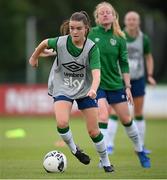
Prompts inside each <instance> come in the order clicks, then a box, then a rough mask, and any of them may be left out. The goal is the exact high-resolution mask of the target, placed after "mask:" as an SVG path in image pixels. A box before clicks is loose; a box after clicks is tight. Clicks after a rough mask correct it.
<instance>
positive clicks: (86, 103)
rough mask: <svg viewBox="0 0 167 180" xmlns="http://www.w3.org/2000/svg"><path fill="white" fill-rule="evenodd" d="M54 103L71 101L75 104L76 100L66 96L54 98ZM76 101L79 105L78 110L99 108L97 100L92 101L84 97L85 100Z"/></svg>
mask: <svg viewBox="0 0 167 180" xmlns="http://www.w3.org/2000/svg"><path fill="white" fill-rule="evenodd" d="M53 99H54V102H56V101H61V100H64V101H69V102H71V103H72V104H73V102H74V99H70V98H68V97H66V96H63V95H61V96H56V97H53ZM75 101H76V102H77V105H78V109H80V110H83V109H87V108H93V107H97V100H96V99H91V98H90V97H88V96H87V97H84V98H80V99H75Z"/></svg>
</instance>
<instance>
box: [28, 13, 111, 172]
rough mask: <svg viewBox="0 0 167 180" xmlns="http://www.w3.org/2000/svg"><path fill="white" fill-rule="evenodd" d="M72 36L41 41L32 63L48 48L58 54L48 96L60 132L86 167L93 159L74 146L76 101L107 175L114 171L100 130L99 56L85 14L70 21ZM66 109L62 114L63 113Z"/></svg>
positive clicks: (33, 64)
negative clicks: (72, 122) (72, 119)
mask: <svg viewBox="0 0 167 180" xmlns="http://www.w3.org/2000/svg"><path fill="white" fill-rule="evenodd" d="M69 30H70V34H69V35H66V36H60V37H57V38H50V39H46V40H44V41H42V42H41V43H40V44H39V45H38V47H37V48H36V50H35V51H34V53H33V54H32V56H31V58H30V59H29V62H30V64H31V65H32V66H33V67H37V66H38V57H39V56H40V54H41V53H42V52H44V51H45V49H46V48H48V49H54V50H55V51H56V54H57V55H56V56H57V59H56V61H55V63H54V64H53V67H52V70H53V72H54V73H51V75H50V77H49V78H50V79H49V85H50V86H49V93H50V95H52V97H53V99H54V113H55V117H56V121H57V130H58V133H59V134H60V136H61V137H62V139H63V140H64V142H65V143H66V144H67V145H68V147H69V148H70V150H71V152H72V154H73V155H74V156H76V158H77V159H78V160H79V161H80V162H81V163H83V164H89V163H90V158H89V156H88V155H87V154H85V153H84V152H82V151H81V150H80V149H79V148H78V147H77V146H76V144H75V142H74V140H73V136H72V132H71V130H70V127H69V118H70V112H71V108H72V104H73V101H74V100H75V101H76V102H77V104H78V108H79V109H80V110H81V111H82V112H83V114H84V115H85V117H86V124H87V130H88V133H89V135H90V137H91V139H92V140H93V142H94V144H95V147H96V150H97V152H98V153H99V155H100V159H101V161H102V165H103V168H104V170H105V172H112V171H113V166H112V165H111V164H110V161H109V158H108V154H107V151H106V147H105V143H104V140H103V135H102V133H101V132H100V130H99V128H98V110H97V103H96V99H95V98H96V91H97V88H98V86H99V82H100V55H99V49H98V48H97V46H96V45H95V43H94V42H93V41H91V40H89V39H87V33H88V32H89V19H88V16H87V14H86V12H76V13H74V14H72V16H71V18H70V21H69ZM62 109H63V111H62Z"/></svg>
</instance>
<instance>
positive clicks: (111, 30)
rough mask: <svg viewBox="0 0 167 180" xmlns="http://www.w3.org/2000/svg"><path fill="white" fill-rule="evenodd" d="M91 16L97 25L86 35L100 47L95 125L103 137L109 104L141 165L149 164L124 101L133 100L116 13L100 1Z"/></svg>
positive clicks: (111, 7)
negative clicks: (96, 123)
mask: <svg viewBox="0 0 167 180" xmlns="http://www.w3.org/2000/svg"><path fill="white" fill-rule="evenodd" d="M94 17H95V21H96V24H97V26H96V27H93V28H92V29H91V31H90V33H89V38H90V39H92V40H93V41H94V42H95V43H96V44H97V46H98V47H99V49H100V61H101V82H100V87H99V89H98V93H97V98H98V106H99V108H98V109H99V119H100V120H99V127H100V129H101V132H102V133H103V134H104V137H106V131H107V123H108V115H109V114H108V106H109V107H112V108H113V109H114V111H115V112H116V114H117V115H118V116H119V118H120V120H121V123H122V124H123V126H124V127H125V130H126V132H127V135H128V137H129V138H130V139H131V140H132V142H133V144H134V148H135V152H136V154H137V155H138V158H139V160H140V163H141V166H142V167H144V168H149V167H150V166H151V165H150V159H149V158H148V157H147V156H146V154H145V153H144V151H143V148H142V143H141V140H140V137H139V133H138V130H137V127H136V124H135V123H134V121H133V120H132V117H131V115H130V112H129V108H128V102H129V103H131V104H133V98H132V95H131V84H130V75H129V64H128V57H127V54H128V53H127V47H126V40H125V35H124V33H123V32H122V31H121V29H120V26H119V22H118V15H117V13H116V11H115V9H114V8H113V6H112V5H111V4H110V3H108V2H102V3H99V4H98V5H97V6H96V8H95V11H94ZM105 140H106V139H105ZM123 146H126V144H123Z"/></svg>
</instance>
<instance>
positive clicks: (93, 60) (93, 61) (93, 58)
mask: <svg viewBox="0 0 167 180" xmlns="http://www.w3.org/2000/svg"><path fill="white" fill-rule="evenodd" d="M89 60H90V68H91V69H92V70H93V69H100V68H101V64H100V51H99V48H98V47H97V45H94V46H93V48H92V49H91V50H90V52H89Z"/></svg>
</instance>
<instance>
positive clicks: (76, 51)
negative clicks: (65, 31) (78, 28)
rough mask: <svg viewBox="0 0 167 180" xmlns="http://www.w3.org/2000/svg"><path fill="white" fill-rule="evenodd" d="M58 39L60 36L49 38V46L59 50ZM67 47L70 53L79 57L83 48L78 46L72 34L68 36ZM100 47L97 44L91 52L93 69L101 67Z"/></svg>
mask: <svg viewBox="0 0 167 180" xmlns="http://www.w3.org/2000/svg"><path fill="white" fill-rule="evenodd" d="M57 41H58V37H56V38H50V39H48V47H49V48H52V49H54V50H55V51H56V50H57ZM67 49H68V51H69V52H70V54H71V55H72V56H74V57H77V56H78V55H79V54H80V53H81V52H82V50H83V49H81V48H77V47H76V46H75V45H74V44H73V42H72V39H71V36H68V39H67ZM99 53H100V52H99V48H98V47H97V46H96V45H95V46H94V47H93V48H92V49H91V50H90V53H89V60H90V68H91V69H92V70H93V69H100V67H101V65H100V59H99V57H100V55H99Z"/></svg>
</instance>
